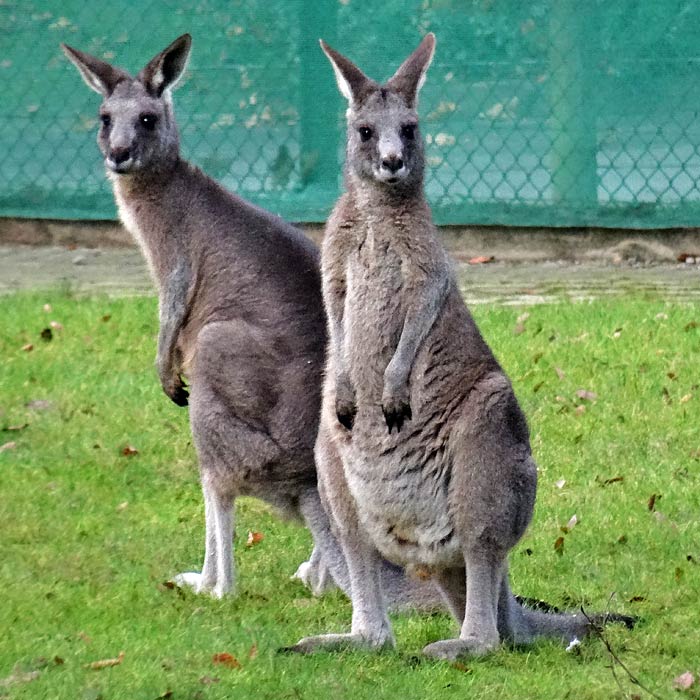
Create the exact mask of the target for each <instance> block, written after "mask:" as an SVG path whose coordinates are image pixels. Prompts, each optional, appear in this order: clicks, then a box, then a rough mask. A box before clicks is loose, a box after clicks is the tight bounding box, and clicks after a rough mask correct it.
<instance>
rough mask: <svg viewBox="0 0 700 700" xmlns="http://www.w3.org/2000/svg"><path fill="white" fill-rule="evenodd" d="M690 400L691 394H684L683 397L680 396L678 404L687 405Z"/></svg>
mask: <svg viewBox="0 0 700 700" xmlns="http://www.w3.org/2000/svg"><path fill="white" fill-rule="evenodd" d="M692 398H693V395H692V394H686V395H685V396H681V398H680V402H681V403H688V401H690V399H692Z"/></svg>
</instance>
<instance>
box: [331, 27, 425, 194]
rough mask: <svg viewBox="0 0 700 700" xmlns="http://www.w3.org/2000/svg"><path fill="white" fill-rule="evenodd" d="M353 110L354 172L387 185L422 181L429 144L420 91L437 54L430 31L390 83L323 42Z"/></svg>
mask: <svg viewBox="0 0 700 700" xmlns="http://www.w3.org/2000/svg"><path fill="white" fill-rule="evenodd" d="M321 48H322V49H323V51H324V52H325V54H326V56H328V59H329V60H330V62H331V65H332V66H333V71H334V72H335V78H336V81H337V83H338V88H339V89H340V92H341V93H342V95H343V96H344V97H345V98H347V100H348V103H349V108H348V111H347V120H348V145H347V163H346V167H347V168H348V171H349V173H350V174H351V176H356V177H358V178H360V179H361V180H370V181H373V182H377V183H380V185H381V186H385V187H400V186H407V185H416V184H420V183H421V182H422V179H423V142H422V139H421V137H420V132H419V129H418V114H417V112H416V106H417V104H418V91H419V90H420V88H421V86H422V85H423V82H424V81H425V73H426V71H427V70H428V66H429V65H430V61H431V60H432V58H433V53H434V52H435V35H434V34H432V33H430V34H427V35H426V36H425V38H424V39H423V41H421V43H420V45H419V46H418V48H417V49H416V50H415V51H414V52H413V53H412V54H411V55H410V56H409V57H408V58H407V59H406V60H405V61H404V62H403V64H402V65H401V66H400V68H399V69H398V70H397V71H396V73H395V74H394V75H393V77H392V78H391V79H390V80H389V81H388V82H387V83H385V84H384V85H380V84H379V83H376V82H375V81H374V80H371V79H370V78H368V77H367V76H366V75H365V74H364V73H363V72H362V71H361V70H360V69H359V68H357V66H355V65H354V64H353V63H352V62H351V61H349V60H348V59H347V58H345V56H342V55H341V54H339V53H338V52H337V51H335V50H333V49H332V48H331V47H330V46H328V45H327V44H326V43H325V42H323V41H321Z"/></svg>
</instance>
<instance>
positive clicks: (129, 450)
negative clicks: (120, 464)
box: [122, 445, 139, 457]
mask: <svg viewBox="0 0 700 700" xmlns="http://www.w3.org/2000/svg"><path fill="white" fill-rule="evenodd" d="M138 453H139V451H138V450H137V449H136V448H135V447H134V446H133V445H125V446H124V447H122V454H123V455H124V456H125V457H133V456H134V455H137V454H138Z"/></svg>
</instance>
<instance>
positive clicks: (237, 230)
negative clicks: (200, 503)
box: [62, 34, 436, 606]
mask: <svg viewBox="0 0 700 700" xmlns="http://www.w3.org/2000/svg"><path fill="white" fill-rule="evenodd" d="M62 48H63V50H64V52H65V53H66V56H67V57H68V58H69V59H70V60H71V61H72V62H73V63H74V64H75V66H76V67H77V68H78V70H79V71H80V74H81V75H82V77H83V79H84V80H85V82H86V83H87V85H88V86H89V87H90V88H92V89H93V90H95V91H96V92H98V93H99V94H101V95H102V98H103V100H102V105H101V107H100V120H101V127H100V130H99V134H98V138H97V141H98V144H99V147H100V149H101V151H102V154H103V156H104V162H105V166H106V170H107V175H108V177H109V179H110V181H111V184H112V187H113V190H114V196H115V199H116V202H117V206H118V210H119V216H120V218H121V220H122V222H123V223H124V225H125V227H126V228H127V229H128V230H129V231H130V233H131V234H132V236H133V237H134V238H135V239H136V241H137V242H138V243H139V245H140V247H141V249H142V251H143V254H144V256H145V258H146V260H147V262H148V265H149V268H150V271H151V273H152V277H153V279H154V281H155V284H156V286H157V288H158V296H159V317H160V331H159V335H158V351H157V358H156V366H157V370H158V376H159V377H160V382H161V385H162V387H163V391H164V392H165V394H166V395H167V396H168V397H169V398H170V399H171V400H172V401H173V402H174V403H175V404H177V405H178V406H186V405H188V404H189V412H190V413H189V417H190V426H191V430H192V435H193V437H194V442H195V447H196V450H197V455H198V459H199V468H200V474H201V482H202V491H203V495H204V507H205V526H206V534H205V553H204V565H203V568H202V571H201V572H186V573H183V574H180V575H178V576H176V577H175V581H176V583H178V584H179V585H183V586H190V587H192V588H193V589H194V590H195V591H197V592H201V593H210V594H211V595H213V596H215V597H222V596H223V595H225V594H227V593H229V592H232V591H233V590H234V584H235V575H234V562H233V556H232V535H233V514H234V503H235V499H236V498H237V497H238V496H242V495H248V496H255V497H258V498H261V499H263V500H265V501H267V502H268V503H271V504H272V505H273V506H275V507H276V508H277V509H279V510H280V511H281V512H282V513H283V514H287V515H289V516H292V517H297V518H300V519H302V520H303V521H304V522H305V523H306V524H307V525H308V527H309V529H310V530H311V533H312V535H313V538H314V545H315V546H314V550H313V552H312V555H311V558H310V560H309V561H308V562H305V563H303V564H302V565H301V566H300V567H299V570H298V571H297V574H296V576H297V577H299V578H301V579H302V580H303V581H304V583H306V584H307V585H308V586H309V587H310V588H311V589H312V590H313V592H314V593H316V594H318V593H321V592H323V590H324V589H325V588H327V587H330V586H332V585H333V584H334V583H335V584H337V585H339V586H340V587H341V588H342V589H343V590H344V591H346V592H348V593H349V590H350V585H349V579H348V574H347V567H346V564H345V560H344V556H343V553H342V550H341V548H340V546H339V544H338V542H337V541H336V540H335V538H334V536H333V533H332V532H331V529H330V524H329V520H328V516H327V515H326V512H325V510H324V508H323V506H322V504H321V501H320V499H319V493H318V489H317V483H316V481H317V480H316V468H315V464H314V456H313V447H314V441H315V438H316V433H317V430H318V420H319V413H320V401H321V396H320V394H321V388H320V387H321V371H322V368H323V363H324V353H325V345H326V330H325V328H326V325H325V316H324V312H323V303H322V297H321V281H320V270H319V255H318V249H317V248H316V246H315V245H314V244H313V243H312V242H311V241H310V240H308V239H307V238H306V237H305V236H304V235H303V234H302V233H301V232H300V231H298V230H297V229H295V228H294V227H292V226H291V225H289V224H287V223H285V222H284V221H282V220H281V219H280V218H279V217H277V216H274V215H272V214H270V213H268V212H265V211H263V210H261V209H259V208H257V207H255V206H253V205H252V204H249V203H248V202H246V201H244V200H243V199H241V198H239V197H237V196H236V195H234V194H231V193H229V192H227V191H226V190H224V189H223V188H222V187H220V186H219V185H218V184H217V183H216V182H215V181H213V180H212V179H210V178H209V177H207V176H206V175H205V174H204V173H203V172H201V171H200V170H199V169H198V168H196V167H194V166H192V165H190V164H189V163H187V162H186V161H185V160H183V159H182V158H181V157H180V152H179V139H178V131H177V126H176V123H175V116H174V111H173V103H172V90H173V88H174V87H175V86H176V84H177V82H178V80H179V79H180V77H181V76H182V73H183V71H184V70H185V67H186V64H187V60H188V57H189V53H190V48H191V37H190V35H189V34H184V35H183V36H181V37H179V38H178V39H176V40H175V41H174V42H173V43H172V44H170V46H168V47H167V48H166V49H165V50H163V51H162V52H160V53H159V54H157V55H156V56H155V57H154V58H153V59H152V60H151V61H150V62H149V63H148V64H147V65H146V66H145V68H143V70H141V72H140V73H139V74H138V75H137V76H136V77H135V78H134V77H132V76H131V75H129V74H128V73H127V72H126V71H124V70H122V69H120V68H116V67H113V66H111V65H109V64H108V63H105V62H104V61H102V60H100V59H98V58H96V57H94V56H90V55H89V54H86V53H83V52H82V51H78V50H76V49H74V48H71V47H69V46H66V45H62ZM185 377H186V378H187V382H188V383H189V388H188V387H187V384H186V382H185V379H184V378H185ZM383 569H384V574H383V575H384V576H385V577H386V585H387V586H388V587H389V589H390V590H391V591H392V593H391V597H392V601H393V602H394V603H396V604H397V605H398V606H401V605H408V604H409V603H411V602H412V601H414V602H415V603H416V604H425V605H428V606H430V605H431V603H430V602H429V601H430V600H431V599H432V600H434V599H435V598H436V594H435V592H434V590H431V589H428V588H426V587H425V586H423V588H422V589H421V588H420V587H417V586H416V585H414V584H413V583H412V582H410V581H407V580H406V577H405V576H404V572H403V571H401V570H400V569H398V568H397V567H394V566H392V565H389V564H388V563H385V564H384V565H383Z"/></svg>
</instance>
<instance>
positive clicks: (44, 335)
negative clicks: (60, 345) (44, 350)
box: [39, 328, 53, 343]
mask: <svg viewBox="0 0 700 700" xmlns="http://www.w3.org/2000/svg"><path fill="white" fill-rule="evenodd" d="M39 336H40V337H41V339H42V340H45V341H46V342H47V343H48V342H49V340H53V331H52V330H51V329H50V328H44V330H43V331H41V333H40V334H39Z"/></svg>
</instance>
